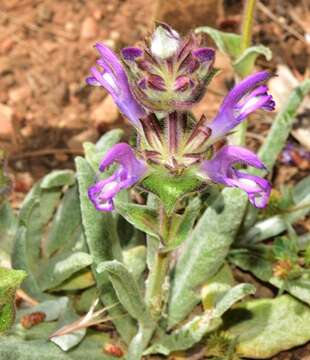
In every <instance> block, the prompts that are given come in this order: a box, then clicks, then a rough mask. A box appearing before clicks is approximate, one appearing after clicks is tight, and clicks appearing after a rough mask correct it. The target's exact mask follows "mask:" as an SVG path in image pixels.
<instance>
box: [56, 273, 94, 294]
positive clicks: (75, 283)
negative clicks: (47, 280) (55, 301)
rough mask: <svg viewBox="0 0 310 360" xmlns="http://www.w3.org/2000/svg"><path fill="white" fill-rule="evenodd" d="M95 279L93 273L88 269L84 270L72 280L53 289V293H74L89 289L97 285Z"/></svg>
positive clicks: (71, 278)
mask: <svg viewBox="0 0 310 360" xmlns="http://www.w3.org/2000/svg"><path fill="white" fill-rule="evenodd" d="M95 284H96V282H95V279H94V276H93V274H92V272H91V271H90V270H88V269H83V270H80V271H78V272H76V273H75V274H74V275H72V276H71V277H70V278H68V279H67V280H65V281H64V282H62V283H61V284H60V285H58V286H56V287H54V288H52V289H51V290H50V291H51V292H57V291H74V290H82V289H86V288H89V287H90V286H93V285H95Z"/></svg>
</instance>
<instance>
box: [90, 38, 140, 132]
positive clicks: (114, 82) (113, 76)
mask: <svg viewBox="0 0 310 360" xmlns="http://www.w3.org/2000/svg"><path fill="white" fill-rule="evenodd" d="M95 47H96V49H97V50H98V51H99V53H100V59H99V60H98V61H97V64H98V65H99V66H101V67H102V70H101V71H100V70H98V69H97V67H95V66H94V67H92V68H91V73H92V76H91V77H88V78H87V79H86V82H87V84H89V85H94V86H103V87H104V88H105V89H106V90H107V91H108V92H109V93H110V94H111V96H112V97H113V99H114V101H115V103H116V105H117V106H118V107H119V109H120V111H121V112H122V113H123V114H124V115H125V116H126V117H127V118H128V119H129V120H130V121H131V123H132V124H133V125H134V126H135V127H139V126H140V122H139V119H140V118H142V117H144V116H145V115H146V113H145V110H144V109H143V108H142V106H141V105H140V104H139V103H138V102H137V101H136V100H135V98H134V97H133V95H132V93H131V90H130V87H129V83H128V78H127V75H126V73H125V70H124V69H123V66H122V64H121V62H120V61H119V59H118V58H117V56H116V55H115V54H114V52H113V51H112V50H110V49H109V48H108V47H106V46H105V45H103V44H100V43H97V44H96V45H95Z"/></svg>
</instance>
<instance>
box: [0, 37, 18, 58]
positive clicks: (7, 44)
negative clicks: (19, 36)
mask: <svg viewBox="0 0 310 360" xmlns="http://www.w3.org/2000/svg"><path fill="white" fill-rule="evenodd" d="M14 45H15V40H14V39H12V38H10V37H8V38H6V39H4V40H3V41H2V42H1V44H0V53H1V54H5V53H8V52H10V51H11V50H12V49H13V46H14Z"/></svg>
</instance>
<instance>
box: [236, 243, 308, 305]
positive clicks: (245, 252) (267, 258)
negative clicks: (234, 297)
mask: <svg viewBox="0 0 310 360" xmlns="http://www.w3.org/2000/svg"><path fill="white" fill-rule="evenodd" d="M272 256H273V254H272V250H271V247H270V246H267V245H259V246H253V247H251V248H248V249H240V250H234V251H233V252H232V253H231V254H230V255H229V261H230V262H232V263H233V264H234V265H236V266H238V267H240V268H241V269H242V270H245V271H250V272H251V273H252V274H253V275H254V276H256V277H257V278H258V279H260V280H262V281H265V282H269V283H270V284H271V285H273V286H276V287H277V288H279V289H281V291H283V290H284V291H287V292H289V293H290V294H291V295H293V296H295V297H297V298H298V299H300V300H301V301H303V302H305V303H307V304H308V305H310V275H309V274H308V273H301V276H300V277H297V278H295V279H286V280H283V279H281V278H279V277H276V276H274V275H273V262H272V260H273V258H272Z"/></svg>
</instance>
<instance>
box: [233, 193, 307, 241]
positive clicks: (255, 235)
mask: <svg viewBox="0 0 310 360" xmlns="http://www.w3.org/2000/svg"><path fill="white" fill-rule="evenodd" d="M301 195H303V196H299V197H298V196H297V195H296V193H295V195H294V196H295V200H298V201H299V202H297V203H295V204H294V205H293V207H291V208H289V209H287V211H286V212H283V213H282V214H281V215H275V216H272V217H270V218H268V219H266V220H262V221H259V222H257V223H256V224H255V225H254V226H252V227H251V228H250V229H249V230H248V231H247V232H245V233H243V234H242V235H241V236H240V244H253V243H257V242H260V241H263V240H266V239H269V238H271V237H274V236H276V235H279V234H281V233H282V232H284V231H285V230H286V229H287V228H288V225H289V224H294V223H295V222H296V221H298V220H300V219H303V218H304V217H305V216H307V214H309V212H310V191H308V192H307V193H301Z"/></svg>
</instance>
